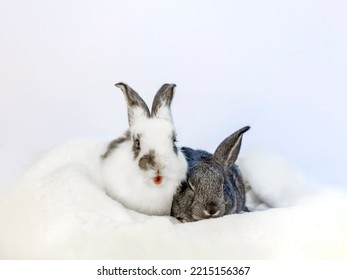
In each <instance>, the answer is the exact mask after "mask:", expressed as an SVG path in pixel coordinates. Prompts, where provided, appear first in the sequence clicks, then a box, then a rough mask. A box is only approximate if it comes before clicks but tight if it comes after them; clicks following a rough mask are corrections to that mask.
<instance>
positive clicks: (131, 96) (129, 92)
mask: <svg viewBox="0 0 347 280" xmlns="http://www.w3.org/2000/svg"><path fill="white" fill-rule="evenodd" d="M115 86H116V87H118V88H120V89H121V90H122V92H123V93H124V96H125V98H126V100H127V104H128V121H129V126H132V124H133V122H134V119H133V109H134V108H135V107H140V108H142V110H143V112H144V114H145V115H146V116H147V117H149V116H150V113H149V109H148V106H147V104H146V103H145V101H143V99H142V98H141V97H140V95H139V94H138V93H137V92H136V91H134V90H133V89H132V88H131V87H129V86H128V85H127V84H124V83H118V84H115Z"/></svg>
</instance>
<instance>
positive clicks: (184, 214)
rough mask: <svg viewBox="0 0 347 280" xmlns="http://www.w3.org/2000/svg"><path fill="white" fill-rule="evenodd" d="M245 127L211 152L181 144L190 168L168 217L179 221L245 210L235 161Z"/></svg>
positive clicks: (243, 191) (239, 176)
mask: <svg viewBox="0 0 347 280" xmlns="http://www.w3.org/2000/svg"><path fill="white" fill-rule="evenodd" d="M249 129H250V127H249V126H246V127H244V128H242V129H240V130H238V131H236V132H235V133H233V134H231V135H230V136H229V137H227V138H226V139H225V140H224V141H223V142H222V143H221V144H220V145H219V146H218V147H217V149H216V151H215V152H214V154H213V155H212V154H210V153H208V152H206V151H202V150H193V149H191V148H186V147H183V148H182V149H181V150H182V152H183V153H184V155H185V157H186V159H187V161H188V165H189V169H188V174H187V179H186V180H185V181H184V182H183V183H182V185H181V186H180V188H179V189H178V190H177V193H176V194H175V196H174V199H173V203H172V208H171V216H173V217H176V218H177V219H178V220H180V221H182V222H193V221H199V220H202V219H209V218H216V217H221V216H223V215H227V214H233V213H240V212H242V211H248V210H247V208H246V207H245V188H244V183H243V180H242V176H241V173H240V170H239V168H238V167H237V165H235V161H236V159H237V156H238V154H239V152H240V148H241V141H242V135H243V133H245V132H246V131H247V130H249Z"/></svg>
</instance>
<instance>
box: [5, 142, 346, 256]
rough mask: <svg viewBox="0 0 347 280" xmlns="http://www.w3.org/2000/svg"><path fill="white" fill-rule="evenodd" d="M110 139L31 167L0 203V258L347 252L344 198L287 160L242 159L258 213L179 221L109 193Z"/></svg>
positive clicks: (71, 147)
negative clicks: (104, 159)
mask: <svg viewBox="0 0 347 280" xmlns="http://www.w3.org/2000/svg"><path fill="white" fill-rule="evenodd" d="M105 145H106V144H100V143H92V142H88V141H73V142H70V143H68V144H66V145H65V146H63V147H60V148H57V149H55V150H53V151H51V152H50V153H48V154H46V155H45V156H44V157H43V158H42V159H40V160H39V161H37V162H36V163H35V164H34V165H32V167H31V168H30V169H29V170H27V172H26V173H25V174H24V175H23V176H22V177H21V178H20V179H19V180H18V182H17V183H16V185H15V186H14V188H13V191H12V192H11V193H8V194H6V196H3V197H2V199H1V201H0V203H1V205H0V225H1V230H0V258H2V259H339V258H347V197H346V194H345V193H339V192H336V193H332V192H330V191H329V192H328V191H327V190H325V189H323V190H320V191H317V188H315V187H314V186H312V185H310V184H309V183H307V182H306V181H305V180H304V178H303V177H302V176H300V175H299V174H298V173H297V172H296V171H295V170H293V169H291V168H290V167H288V166H287V165H286V163H285V162H282V161H280V160H278V159H274V158H271V157H267V156H266V155H252V156H249V157H248V158H247V157H246V158H244V159H243V160H242V161H241V162H240V163H239V164H240V168H241V170H242V172H243V173H244V176H245V177H246V178H247V181H248V182H249V183H250V184H251V185H252V188H253V190H249V191H248V198H249V202H248V203H249V207H250V208H251V209H254V210H259V211H254V212H250V213H245V214H238V215H229V216H225V217H222V218H218V219H212V220H204V221H200V222H195V223H188V224H181V223H179V222H177V221H176V220H175V219H173V218H171V217H156V216H147V215H143V214H140V213H137V212H134V211H132V210H129V209H126V208H124V207H123V206H122V205H121V204H120V203H118V202H117V201H115V200H112V199H111V198H110V197H108V196H107V195H106V194H105V192H104V191H103V189H102V187H101V184H100V182H99V168H100V167H99V164H100V161H99V158H100V154H102V151H103V150H104V148H105ZM270 175H271V176H270ZM255 195H256V196H255ZM144 199H145V198H144ZM268 206H271V207H272V208H268ZM260 209H261V211H260Z"/></svg>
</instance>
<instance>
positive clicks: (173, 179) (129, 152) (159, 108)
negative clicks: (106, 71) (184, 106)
mask: <svg viewBox="0 0 347 280" xmlns="http://www.w3.org/2000/svg"><path fill="white" fill-rule="evenodd" d="M116 86H117V87H118V88H120V89H121V90H122V92H123V93H124V96H125V99H126V101H127V106H128V120H129V129H128V130H127V131H126V132H125V134H124V135H123V136H121V137H119V138H118V139H116V140H114V141H112V142H111V143H110V144H109V145H108V147H107V148H106V149H105V152H104V154H103V155H102V156H101V160H102V162H101V178H102V183H103V186H104V188H105V192H106V193H107V194H108V195H109V196H110V197H112V198H113V199H115V200H117V201H119V202H120V203H122V204H123V205H124V206H125V207H127V208H130V209H133V210H136V211H138V212H141V213H144V214H149V215H169V214H170V209H171V204H172V199H173V195H174V193H175V191H176V189H177V187H178V186H179V185H180V184H181V182H182V181H183V180H184V179H185V177H186V173H187V168H188V165H187V161H186V160H185V157H184V155H183V154H182V152H181V150H180V149H178V148H177V147H176V144H175V142H176V132H175V128H174V125H173V121H172V117H171V111H170V105H171V101H172V99H173V96H174V87H175V85H174V84H164V85H163V86H162V87H161V88H160V89H159V91H158V93H157V94H156V96H155V97H154V100H153V105H152V110H151V112H150V111H149V109H148V107H147V105H146V103H145V102H144V101H143V99H142V98H141V97H140V96H139V95H138V94H137V93H136V92H135V91H134V90H133V89H132V88H131V87H129V86H128V85H126V84H124V83H118V84H116Z"/></svg>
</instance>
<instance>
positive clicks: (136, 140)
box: [135, 139, 141, 150]
mask: <svg viewBox="0 0 347 280" xmlns="http://www.w3.org/2000/svg"><path fill="white" fill-rule="evenodd" d="M135 149H136V150H141V144H140V139H135Z"/></svg>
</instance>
